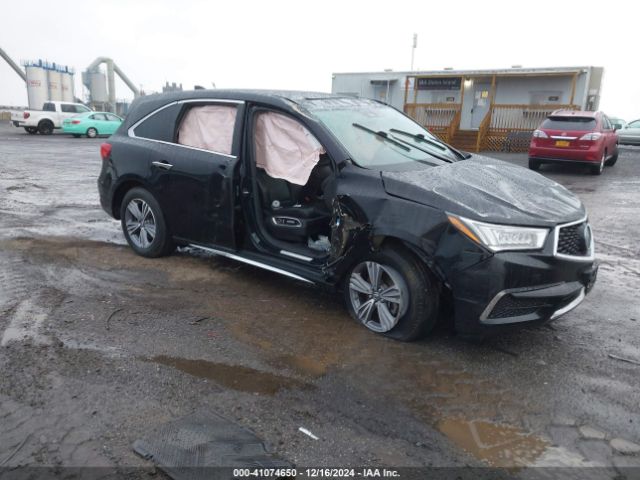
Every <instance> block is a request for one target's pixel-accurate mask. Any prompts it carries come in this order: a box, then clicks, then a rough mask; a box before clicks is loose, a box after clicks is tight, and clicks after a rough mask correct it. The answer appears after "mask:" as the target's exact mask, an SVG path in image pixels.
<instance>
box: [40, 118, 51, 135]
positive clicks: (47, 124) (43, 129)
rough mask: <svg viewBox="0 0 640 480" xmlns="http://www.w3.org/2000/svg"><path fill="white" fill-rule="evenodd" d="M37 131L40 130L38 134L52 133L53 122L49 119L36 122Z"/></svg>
mask: <svg viewBox="0 0 640 480" xmlns="http://www.w3.org/2000/svg"><path fill="white" fill-rule="evenodd" d="M38 132H40V135H51V134H52V133H53V122H51V120H42V121H41V122H40V123H38Z"/></svg>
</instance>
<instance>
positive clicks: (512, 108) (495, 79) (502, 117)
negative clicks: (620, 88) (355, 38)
mask: <svg viewBox="0 0 640 480" xmlns="http://www.w3.org/2000/svg"><path fill="white" fill-rule="evenodd" d="M603 73H604V70H603V68H602V67H554V68H519V67H514V68H509V69H500V70H441V71H424V72H393V71H385V72H369V73H335V74H333V82H332V92H333V93H336V94H342V95H352V96H357V97H367V98H373V99H376V100H380V101H383V102H385V103H388V104H390V105H393V106H394V107H396V108H398V109H400V110H404V111H405V112H406V113H407V114H408V115H410V116H412V117H413V118H414V119H416V120H417V121H418V122H420V123H421V124H422V125H424V126H425V127H427V128H429V129H430V130H431V131H432V132H433V133H434V134H436V135H438V136H440V137H442V138H443V139H444V140H445V141H448V142H450V143H452V144H453V145H455V146H458V147H460V148H464V149H467V150H474V149H491V150H501V149H510V150H516V149H522V148H523V145H528V136H529V134H530V132H532V131H533V130H534V129H535V128H536V127H537V126H538V125H539V124H540V122H541V121H542V120H543V119H544V118H545V117H546V116H547V115H549V114H550V113H551V112H552V111H553V110H556V109H559V108H567V109H574V110H596V109H597V108H598V105H599V102H600V88H601V83H602V76H603Z"/></svg>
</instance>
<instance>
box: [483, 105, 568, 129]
mask: <svg viewBox="0 0 640 480" xmlns="http://www.w3.org/2000/svg"><path fill="white" fill-rule="evenodd" d="M559 109H563V110H578V109H579V107H578V106H577V105H493V107H492V108H491V111H490V112H489V114H490V118H491V123H490V126H489V129H490V130H491V131H492V132H496V133H497V132H514V131H533V130H535V129H536V128H538V126H539V125H540V124H541V123H542V121H543V120H544V119H545V118H547V116H549V115H550V114H551V113H552V112H553V111H554V110H559Z"/></svg>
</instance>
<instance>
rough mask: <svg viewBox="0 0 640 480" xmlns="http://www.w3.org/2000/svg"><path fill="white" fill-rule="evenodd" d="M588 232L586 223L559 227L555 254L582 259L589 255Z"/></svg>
mask: <svg viewBox="0 0 640 480" xmlns="http://www.w3.org/2000/svg"><path fill="white" fill-rule="evenodd" d="M590 241H591V239H590V231H589V228H588V225H587V222H582V223H577V224H575V225H569V226H566V227H560V229H559V231H558V247H557V250H556V251H557V252H558V253H560V254H562V255H572V256H574V257H582V256H585V255H587V254H588V253H589V243H590Z"/></svg>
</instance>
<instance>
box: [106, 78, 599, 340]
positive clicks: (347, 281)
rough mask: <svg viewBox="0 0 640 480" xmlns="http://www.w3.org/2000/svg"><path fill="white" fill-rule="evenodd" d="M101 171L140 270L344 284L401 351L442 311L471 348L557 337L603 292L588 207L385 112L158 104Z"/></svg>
mask: <svg viewBox="0 0 640 480" xmlns="http://www.w3.org/2000/svg"><path fill="white" fill-rule="evenodd" d="M101 155H102V159H103V163H102V172H101V173H100V178H99V180H98V186H99V190H100V201H101V203H102V206H103V208H104V209H105V210H106V211H107V212H108V213H109V214H110V215H112V216H113V217H115V218H117V219H120V220H121V222H122V229H123V231H124V235H125V237H126V239H127V241H128V243H129V245H130V246H131V247H132V248H133V249H134V250H135V251H136V252H137V253H138V254H140V255H144V256H147V257H159V256H162V255H167V254H169V253H171V252H172V251H173V250H174V249H175V248H176V246H187V245H188V246H191V247H195V248H198V249H203V250H206V251H208V252H212V253H215V254H218V255H223V256H226V257H229V258H232V259H235V260H239V261H241V262H245V263H248V264H250V265H254V266H256V267H260V268H265V269H267V270H271V271H273V272H277V273H280V274H283V275H288V276H290V277H293V278H296V279H298V280H302V281H305V282H311V283H315V284H324V285H330V286H332V287H335V288H336V289H337V290H341V291H343V292H344V296H345V300H346V304H347V307H348V309H349V311H350V313H351V315H352V316H353V317H354V318H355V319H356V320H358V321H359V322H361V323H362V324H363V325H365V326H366V327H367V328H369V329H371V330H373V331H374V332H378V333H381V334H384V335H387V336H390V337H393V338H396V339H399V340H405V341H407V340H413V339H416V338H418V337H420V336H421V335H424V334H426V333H428V332H429V331H431V329H432V328H433V327H434V325H435V323H436V319H437V318H438V312H439V310H440V309H441V308H442V306H443V302H445V301H446V302H447V303H450V304H451V306H452V307H453V312H454V313H453V316H454V323H455V327H456V329H457V330H458V331H459V332H461V333H463V334H467V335H474V336H477V335H483V334H485V333H487V332H491V331H499V330H501V329H502V327H504V326H508V325H514V324H518V325H523V324H531V323H540V322H544V321H547V320H549V319H552V318H555V317H557V316H559V315H561V314H563V313H565V312H568V311H569V310H571V309H572V308H574V307H575V306H577V305H578V304H579V303H580V302H581V301H582V300H583V298H584V296H585V294H586V293H587V292H588V291H589V290H590V288H591V286H592V285H593V283H594V281H595V276H596V271H597V267H596V265H595V261H594V248H593V237H592V234H591V228H590V227H589V224H588V222H587V216H586V211H585V209H584V207H583V205H582V204H581V202H580V200H579V199H578V198H576V197H575V196H574V195H572V194H571V193H570V192H569V191H568V190H566V189H565V188H564V187H562V186H561V185H559V184H557V183H556V182H553V181H551V180H548V179H547V178H545V177H543V176H541V175H539V174H537V173H534V172H531V171H529V170H526V169H524V168H520V167H517V166H514V165H511V164H509V163H505V162H501V161H498V160H494V159H490V158H487V157H482V156H479V155H470V154H468V153H462V152H459V151H457V150H455V149H454V148H452V147H450V146H448V145H446V144H444V143H442V142H441V141H440V140H438V139H437V138H436V137H434V136H433V135H431V134H430V133H429V132H428V131H427V130H425V129H424V128H423V127H421V126H420V125H419V124H417V123H415V122H414V121H413V120H411V119H410V118H409V117H407V116H406V115H404V114H403V113H401V112H399V111H397V110H395V109H394V108H392V107H389V106H387V105H384V104H382V103H379V102H376V101H373V100H367V99H359V98H352V97H341V96H335V95H327V94H320V93H303V92H282V91H274V92H271V91H240V90H235V91H234V90H209V91H207V90H196V91H191V92H177V93H169V94H162V95H150V96H147V97H142V98H140V99H138V100H136V101H135V102H134V104H133V105H132V107H131V110H130V112H129V114H128V115H127V118H126V120H125V122H124V123H123V124H122V126H121V127H120V129H119V130H118V131H117V132H116V134H114V135H113V136H112V137H111V138H110V140H109V143H105V144H103V145H102V146H101Z"/></svg>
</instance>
